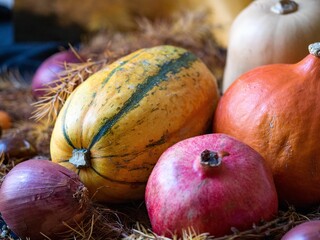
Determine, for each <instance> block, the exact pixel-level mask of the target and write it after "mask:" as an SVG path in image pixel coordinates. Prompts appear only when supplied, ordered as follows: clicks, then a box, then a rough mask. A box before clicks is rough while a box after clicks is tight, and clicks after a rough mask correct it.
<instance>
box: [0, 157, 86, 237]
mask: <svg viewBox="0 0 320 240" xmlns="http://www.w3.org/2000/svg"><path fill="white" fill-rule="evenodd" d="M80 189H82V190H83V189H84V186H83V184H82V183H81V182H80V180H79V178H78V175H76V174H75V173H74V172H72V171H70V170H68V169H66V168H64V167H62V166H60V165H58V164H55V163H53V162H51V161H48V160H35V159H31V160H27V161H25V162H22V163H20V164H18V165H16V166H15V167H14V168H13V169H12V170H11V171H10V172H9V173H8V174H7V175H6V177H5V179H4V181H3V183H2V185H1V188H0V212H1V214H2V217H3V219H4V221H5V222H6V224H7V225H8V227H9V228H10V229H11V230H12V231H13V232H15V233H16V234H17V235H18V236H19V237H21V238H27V237H30V238H31V239H39V238H40V239H42V238H43V236H42V235H41V234H40V232H42V233H43V234H45V235H47V236H49V237H52V236H54V235H55V234H58V233H61V232H62V231H64V230H66V229H67V228H66V226H64V225H63V223H62V221H64V222H66V223H69V224H74V221H79V220H80V219H82V217H83V216H84V214H85V212H86V208H87V206H88V205H87V203H88V202H87V201H86V199H85V198H84V199H82V200H83V202H80V201H79V199H77V198H75V197H74V194H75V193H77V192H78V191H79V190H80Z"/></svg>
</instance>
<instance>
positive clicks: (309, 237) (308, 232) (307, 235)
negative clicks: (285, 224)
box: [281, 220, 320, 240]
mask: <svg viewBox="0 0 320 240" xmlns="http://www.w3.org/2000/svg"><path fill="white" fill-rule="evenodd" d="M319 239H320V220H311V221H308V222H304V223H301V224H299V225H297V226H295V227H294V228H292V229H291V230H289V231H288V232H287V233H286V234H285V235H284V236H283V237H282V238H281V240H319Z"/></svg>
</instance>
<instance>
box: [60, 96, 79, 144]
mask: <svg viewBox="0 0 320 240" xmlns="http://www.w3.org/2000/svg"><path fill="white" fill-rule="evenodd" d="M73 96H74V94H71V96H69V98H70V100H72V98H73ZM70 100H69V102H68V105H67V106H66V109H67V110H68V109H69V106H70V103H71V102H72V101H70ZM67 112H68V111H65V112H64V113H63V117H62V123H63V124H62V133H63V136H64V139H65V140H66V141H67V143H68V144H69V146H70V147H72V148H73V149H75V148H76V147H75V146H74V145H73V143H72V141H71V139H70V137H69V135H68V133H67V129H66V125H65V124H64V123H65V122H66V117H67Z"/></svg>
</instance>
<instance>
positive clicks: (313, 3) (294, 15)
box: [223, 0, 320, 92]
mask: <svg viewBox="0 0 320 240" xmlns="http://www.w3.org/2000/svg"><path fill="white" fill-rule="evenodd" d="M319 40H320V0H294V1H290V0H282V1H279V0H255V1H253V2H252V3H251V4H250V5H249V6H248V7H246V8H245V9H244V10H243V11H241V13H240V14H239V15H238V16H237V17H236V19H235V20H234V22H233V24H232V26H231V30H230V38H229V43H228V52H227V61H226V67H225V70H224V77H223V92H225V90H226V89H227V88H228V87H229V86H230V85H231V84H232V82H233V81H234V80H236V79H237V78H238V77H239V76H240V75H242V74H243V73H245V72H247V71H249V70H251V69H253V68H255V67H258V66H261V65H265V64H272V63H295V62H298V61H300V60H301V59H302V58H304V57H305V56H306V55H308V45H309V44H311V43H313V42H317V41H319Z"/></svg>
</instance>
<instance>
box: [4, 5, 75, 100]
mask: <svg viewBox="0 0 320 240" xmlns="http://www.w3.org/2000/svg"><path fill="white" fill-rule="evenodd" d="M19 16H20V15H19ZM24 19H28V18H24ZM17 22H18V23H19V24H17ZM25 24H26V23H25V22H24V20H23V19H22V20H21V21H20V19H18V18H17V17H16V16H14V14H13V11H12V8H10V7H8V6H5V5H4V4H2V3H1V1H0V76H1V75H3V74H6V73H8V72H10V71H18V72H19V74H21V76H22V79H24V80H25V81H27V82H30V81H31V77H32V75H33V73H34V72H35V70H36V69H37V67H38V66H39V65H40V64H41V63H42V62H43V61H44V60H45V59H46V58H48V57H49V56H51V55H52V54H54V53H56V52H58V51H59V50H60V49H61V48H63V47H64V48H68V46H69V44H72V45H73V46H76V45H77V40H76V39H73V41H72V42H71V41H70V39H68V38H66V39H65V40H61V39H58V38H56V39H55V38H53V37H51V38H50V37H47V38H42V39H40V38H37V36H39V33H40V34H41V35H42V36H47V35H46V33H45V32H41V31H39V29H36V27H35V26H29V27H27V26H25ZM21 33H25V35H21ZM18 34H19V38H17V35H18ZM37 34H38V35H37ZM24 36H28V37H24ZM0 104H1V103H0Z"/></svg>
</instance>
